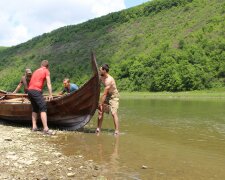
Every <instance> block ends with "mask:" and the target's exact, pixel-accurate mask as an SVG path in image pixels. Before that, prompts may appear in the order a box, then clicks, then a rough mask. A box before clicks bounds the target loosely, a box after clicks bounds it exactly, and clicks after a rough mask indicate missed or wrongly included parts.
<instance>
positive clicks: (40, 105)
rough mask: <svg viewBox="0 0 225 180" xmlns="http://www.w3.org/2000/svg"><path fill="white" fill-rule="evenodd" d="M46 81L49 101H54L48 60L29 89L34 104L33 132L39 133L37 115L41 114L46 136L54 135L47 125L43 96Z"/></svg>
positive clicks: (35, 74)
mask: <svg viewBox="0 0 225 180" xmlns="http://www.w3.org/2000/svg"><path fill="white" fill-rule="evenodd" d="M45 80H46V81H47V87H48V92H49V100H51V99H53V97H52V85H51V79H50V72H49V70H48V61H47V60H43V61H42V62H41V67H40V68H39V69H37V70H36V71H35V72H34V73H33V75H32V77H31V80H30V84H29V88H28V97H29V99H30V101H31V104H32V131H37V114H38V113H40V116H41V121H42V124H43V132H44V134H52V131H49V128H48V124H47V114H46V112H47V104H46V102H45V99H44V96H43V95H42V89H43V86H44V82H45Z"/></svg>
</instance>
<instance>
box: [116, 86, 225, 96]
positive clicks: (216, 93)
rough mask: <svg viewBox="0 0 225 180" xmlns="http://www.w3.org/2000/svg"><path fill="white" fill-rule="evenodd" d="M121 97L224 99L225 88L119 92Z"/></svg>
mask: <svg viewBox="0 0 225 180" xmlns="http://www.w3.org/2000/svg"><path fill="white" fill-rule="evenodd" d="M120 98H121V99H154V98H159V99H160V98H190V99H192V98H194V99H198V98H199V99H202V98H204V99H205V98H206V99H209V98H212V99H225V88H221V89H210V90H201V91H185V92H120Z"/></svg>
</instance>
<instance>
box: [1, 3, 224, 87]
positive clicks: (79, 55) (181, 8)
mask: <svg viewBox="0 0 225 180" xmlns="http://www.w3.org/2000/svg"><path fill="white" fill-rule="evenodd" d="M224 27H225V2H224V0H153V1H150V2H148V3H145V4H143V5H140V6H137V7H134V8H130V9H127V10H123V11H120V12H116V13H111V14H108V15H106V16H103V17H100V18H96V19H93V20H90V21H87V22H85V23H82V24H79V25H71V26H66V27H63V28H60V29H57V30H55V31H53V32H51V33H46V34H43V35H41V36H38V37H35V38H33V39H31V40H30V41H28V42H26V43H22V44H20V45H17V46H14V47H10V48H0V89H4V90H8V91H13V90H14V88H15V87H16V85H17V83H18V82H19V79H20V77H21V75H22V73H24V69H25V68H26V67H30V68H31V69H32V70H34V69H35V68H37V67H39V66H40V62H41V60H42V59H48V60H49V62H50V70H51V77H52V82H53V83H52V84H53V90H54V91H59V90H60V89H61V87H62V80H63V78H64V77H69V78H71V81H72V82H75V83H77V84H78V85H80V86H81V85H82V84H83V83H85V81H86V80H88V79H89V78H90V76H91V74H90V72H91V71H90V52H91V51H92V50H93V51H94V52H95V53H96V57H97V61H98V64H99V65H100V64H102V63H108V64H109V65H110V67H111V69H110V73H111V74H112V75H113V76H114V77H115V79H116V81H117V84H118V87H119V90H128V91H186V90H196V89H208V88H213V87H224V86H225V82H224V78H225V28H224Z"/></svg>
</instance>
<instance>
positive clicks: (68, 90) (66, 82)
mask: <svg viewBox="0 0 225 180" xmlns="http://www.w3.org/2000/svg"><path fill="white" fill-rule="evenodd" d="M63 86H64V89H63V91H62V92H60V93H59V95H63V94H64V93H65V92H66V93H72V92H74V91H76V90H78V86H77V85H76V84H73V83H70V79H69V78H65V79H64V80H63Z"/></svg>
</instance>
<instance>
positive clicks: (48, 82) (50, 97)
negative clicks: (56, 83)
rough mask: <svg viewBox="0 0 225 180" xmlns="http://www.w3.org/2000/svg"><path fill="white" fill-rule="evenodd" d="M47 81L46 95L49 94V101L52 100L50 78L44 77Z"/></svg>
mask: <svg viewBox="0 0 225 180" xmlns="http://www.w3.org/2000/svg"><path fill="white" fill-rule="evenodd" d="M46 81H47V87H48V93H49V100H51V99H53V97H52V84H51V78H50V76H46Z"/></svg>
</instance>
